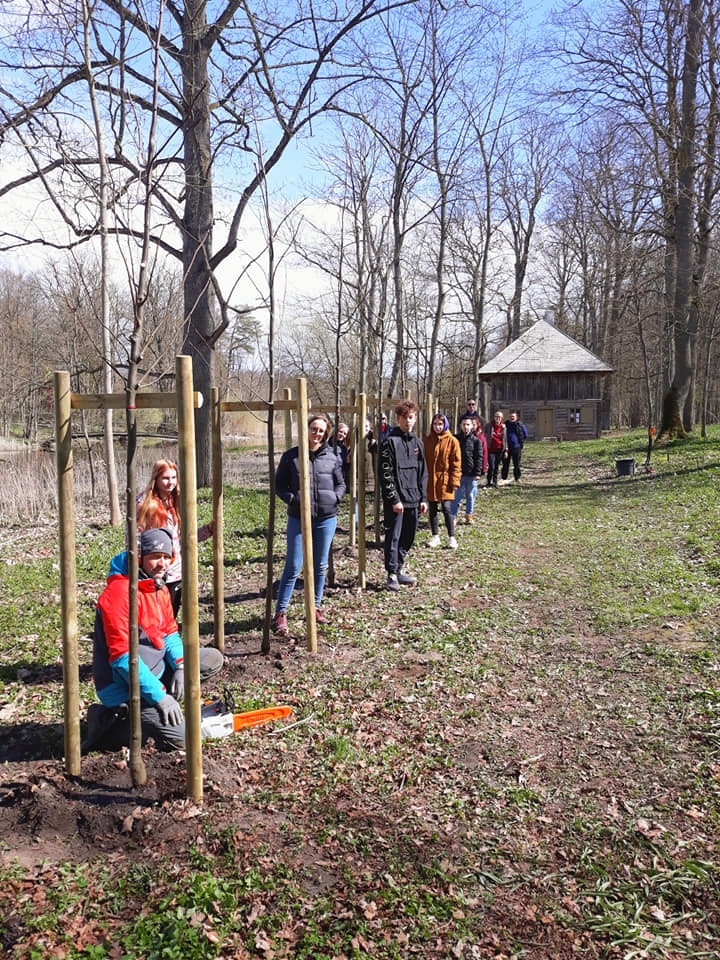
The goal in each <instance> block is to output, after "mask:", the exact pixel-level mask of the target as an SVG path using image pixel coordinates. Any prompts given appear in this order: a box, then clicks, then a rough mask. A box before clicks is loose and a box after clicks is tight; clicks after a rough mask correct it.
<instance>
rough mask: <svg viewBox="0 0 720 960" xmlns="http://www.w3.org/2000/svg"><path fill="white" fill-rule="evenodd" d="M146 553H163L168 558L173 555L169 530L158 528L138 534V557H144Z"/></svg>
mask: <svg viewBox="0 0 720 960" xmlns="http://www.w3.org/2000/svg"><path fill="white" fill-rule="evenodd" d="M148 553H165V554H167V556H168V557H171V556H172V555H173V554H174V553H175V550H174V549H173V540H172V534H171V533H170V531H169V530H166V529H165V527H159V528H154V529H152V530H145V531H144V532H143V533H141V534H140V556H141V557H144V556H145V555H146V554H148Z"/></svg>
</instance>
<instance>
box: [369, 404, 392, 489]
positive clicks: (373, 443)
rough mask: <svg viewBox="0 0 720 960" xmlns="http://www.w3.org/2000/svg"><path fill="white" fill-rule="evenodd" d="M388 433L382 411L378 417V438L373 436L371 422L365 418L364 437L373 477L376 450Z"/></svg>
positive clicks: (385, 418)
mask: <svg viewBox="0 0 720 960" xmlns="http://www.w3.org/2000/svg"><path fill="white" fill-rule="evenodd" d="M387 435H388V422H387V417H386V416H385V414H384V413H383V414H382V415H381V419H380V440H379V441H378V438H377V437H376V436H375V430H374V429H373V425H372V423H371V422H370V421H369V420H367V421H366V423H365V439H366V440H367V448H368V453H369V454H370V457H369V460H370V463H371V464H372V471H373V477H374V476H375V463H376V460H377V455H378V450H379V449H380V447H381V445H382V442H383V440H384V439H385V438H386V437H387Z"/></svg>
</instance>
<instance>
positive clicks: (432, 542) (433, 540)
mask: <svg viewBox="0 0 720 960" xmlns="http://www.w3.org/2000/svg"><path fill="white" fill-rule="evenodd" d="M428 546H429V547H439V546H440V537H439V536H438V534H437V533H436V534H435V536H433V537H430V539H429V540H428Z"/></svg>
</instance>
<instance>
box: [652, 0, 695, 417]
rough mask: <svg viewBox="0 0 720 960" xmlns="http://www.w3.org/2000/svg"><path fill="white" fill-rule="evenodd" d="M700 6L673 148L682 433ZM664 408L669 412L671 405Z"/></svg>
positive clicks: (691, 9) (691, 317) (687, 385)
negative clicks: (675, 155)
mask: <svg viewBox="0 0 720 960" xmlns="http://www.w3.org/2000/svg"><path fill="white" fill-rule="evenodd" d="M702 7H703V0H691V2H690V4H689V5H688V13H687V37H686V41H685V57H684V63H683V74H682V104H681V117H680V142H679V148H678V203H677V211H676V215H675V251H676V256H675V296H674V300H673V310H672V313H673V327H674V347H675V372H674V376H673V380H672V384H671V390H670V392H671V394H674V395H675V396H676V397H677V409H678V412H679V414H680V415H681V416H682V419H683V424H682V425H683V427H684V430H691V429H692V426H693V424H692V410H691V405H688V402H687V401H688V399H689V398H691V390H692V384H693V374H694V370H695V336H696V334H697V315H696V313H695V311H691V302H690V301H691V289H692V275H693V262H694V248H695V244H694V224H695V174H696V169H695V167H696V160H695V157H696V142H695V140H696V109H697V100H696V96H697V81H698V70H699V66H700V53H701V50H702V43H703V31H702V26H703V25H702V19H701V18H702ZM667 406H668V409H670V410H672V407H673V404H672V403H668V404H667ZM665 426H666V424H665V421H664V419H663V425H662V429H661V432H663V431H664V430H665ZM684 430H683V431H682V432H683V433H684ZM676 432H678V431H677V430H676ZM681 435H682V434H681Z"/></svg>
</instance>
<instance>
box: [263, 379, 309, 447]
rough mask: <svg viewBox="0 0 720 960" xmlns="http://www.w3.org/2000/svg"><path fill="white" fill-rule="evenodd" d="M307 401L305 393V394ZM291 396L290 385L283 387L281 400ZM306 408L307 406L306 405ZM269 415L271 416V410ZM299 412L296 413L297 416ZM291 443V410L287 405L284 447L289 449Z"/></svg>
mask: <svg viewBox="0 0 720 960" xmlns="http://www.w3.org/2000/svg"><path fill="white" fill-rule="evenodd" d="M305 397H306V402H307V394H306V395H305ZM291 398H292V390H291V389H290V387H283V400H290V399H291ZM306 409H307V407H306ZM270 416H273V414H272V411H271V413H270ZM299 416H300V414H299V413H298V417H299ZM292 445H293V442H292V410H291V409H290V407H287V408H286V410H285V449H286V450H289V449H290V447H291V446H292Z"/></svg>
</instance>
